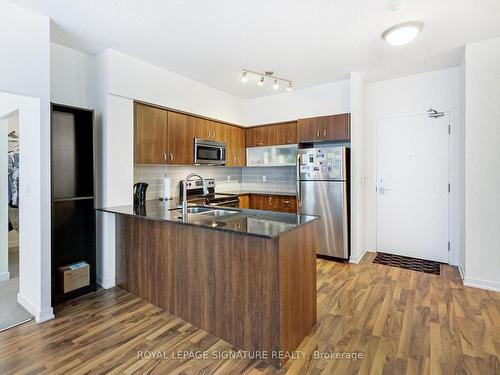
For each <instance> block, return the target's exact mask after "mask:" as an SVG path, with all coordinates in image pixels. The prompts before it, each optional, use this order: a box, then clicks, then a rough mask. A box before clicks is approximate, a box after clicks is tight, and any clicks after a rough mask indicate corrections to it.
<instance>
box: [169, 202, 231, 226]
mask: <svg viewBox="0 0 500 375" xmlns="http://www.w3.org/2000/svg"><path fill="white" fill-rule="evenodd" d="M175 211H179V213H181V215H182V209H175ZM187 212H188V217H187V222H189V223H193V224H201V225H209V226H211V227H221V226H225V222H224V219H225V218H226V217H228V216H232V215H236V214H240V213H241V212H240V211H239V210H231V209H221V208H216V207H204V206H203V207H201V206H194V207H188V210H187ZM178 219H179V220H182V216H180V217H179V218H178Z"/></svg>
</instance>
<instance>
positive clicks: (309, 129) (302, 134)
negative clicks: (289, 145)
mask: <svg viewBox="0 0 500 375" xmlns="http://www.w3.org/2000/svg"><path fill="white" fill-rule="evenodd" d="M297 132H298V138H299V142H314V141H321V140H322V136H323V127H322V122H321V121H318V118H317V117H315V118H304V119H300V120H298V121H297Z"/></svg>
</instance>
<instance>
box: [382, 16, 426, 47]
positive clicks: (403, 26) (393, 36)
mask: <svg viewBox="0 0 500 375" xmlns="http://www.w3.org/2000/svg"><path fill="white" fill-rule="evenodd" d="M422 27H423V24H422V22H419V21H410V22H403V23H399V24H397V25H394V26H392V27H390V28H388V29H387V30H385V31H384V32H383V33H382V39H384V40H385V41H386V42H387V43H389V44H390V45H393V46H402V45H404V44H407V43H410V42H411V41H412V40H413V39H415V37H416V36H417V35H418V33H419V32H420V30H422Z"/></svg>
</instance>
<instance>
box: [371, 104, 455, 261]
mask: <svg viewBox="0 0 500 375" xmlns="http://www.w3.org/2000/svg"><path fill="white" fill-rule="evenodd" d="M440 112H443V113H444V114H445V115H448V126H449V129H450V130H449V133H448V183H449V184H450V186H451V187H452V188H451V189H450V191H449V193H448V243H449V248H448V257H447V258H448V264H452V263H450V260H452V259H456V254H455V252H456V250H457V249H456V248H457V246H455V245H456V244H455V241H454V227H455V225H456V219H455V218H454V216H453V214H454V210H453V203H454V199H453V198H454V190H455V191H456V189H453V186H454V185H456V184H457V182H455V183H454V178H455V175H454V173H453V172H454V171H453V170H454V168H453V160H454V155H455V148H456V145H455V142H456V141H455V138H454V137H453V136H452V135H453V134H454V130H455V126H454V125H455V124H454V112H453V110H451V109H447V110H443V111H440ZM420 116H428V113H427V112H420V113H410V114H399V115H392V116H383V117H378V118H377V119H376V120H375V157H374V158H373V160H374V169H373V170H374V172H375V173H374V176H373V182H374V186H375V188H374V190H373V191H374V196H375V251H378V225H379V223H378V191H377V177H378V149H379V145H378V139H379V137H378V135H379V132H380V123H381V122H382V121H384V120H393V119H398V118H401V119H403V118H410V117H420Z"/></svg>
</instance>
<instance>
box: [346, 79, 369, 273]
mask: <svg viewBox="0 0 500 375" xmlns="http://www.w3.org/2000/svg"><path fill="white" fill-rule="evenodd" d="M350 92H351V95H350V104H351V109H350V112H351V258H350V261H351V262H352V263H358V262H359V261H360V260H361V259H362V258H363V255H364V253H365V251H366V247H365V233H364V221H365V220H364V200H365V197H364V194H365V192H364V182H365V177H364V175H365V166H364V164H365V159H364V133H365V83H364V81H363V78H362V77H361V75H360V74H359V73H355V72H353V73H351V88H350Z"/></svg>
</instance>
